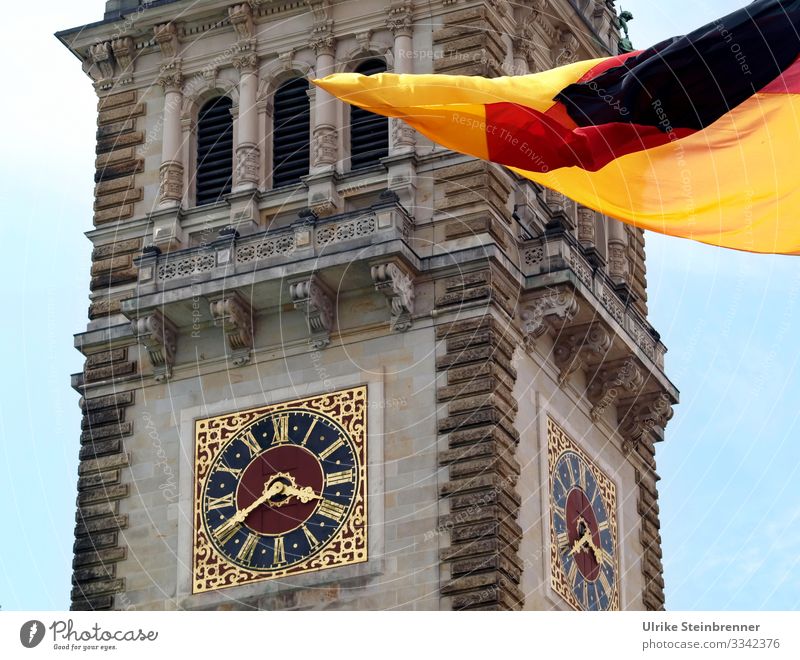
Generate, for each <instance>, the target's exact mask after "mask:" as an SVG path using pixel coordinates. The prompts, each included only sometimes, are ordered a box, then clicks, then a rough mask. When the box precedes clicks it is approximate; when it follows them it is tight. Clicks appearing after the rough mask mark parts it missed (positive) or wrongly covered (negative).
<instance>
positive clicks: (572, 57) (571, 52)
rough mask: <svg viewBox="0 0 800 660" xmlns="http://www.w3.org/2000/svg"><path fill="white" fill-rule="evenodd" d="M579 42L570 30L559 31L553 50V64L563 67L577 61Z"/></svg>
mask: <svg viewBox="0 0 800 660" xmlns="http://www.w3.org/2000/svg"><path fill="white" fill-rule="evenodd" d="M579 49H580V42H579V41H578V38H577V37H576V36H575V35H574V34H573V33H572V31H571V30H561V31H560V32H559V34H558V38H557V40H556V44H555V46H554V48H553V64H554V65H555V66H563V65H565V64H572V63H573V62H576V61H577V60H578V55H579V53H578V51H579Z"/></svg>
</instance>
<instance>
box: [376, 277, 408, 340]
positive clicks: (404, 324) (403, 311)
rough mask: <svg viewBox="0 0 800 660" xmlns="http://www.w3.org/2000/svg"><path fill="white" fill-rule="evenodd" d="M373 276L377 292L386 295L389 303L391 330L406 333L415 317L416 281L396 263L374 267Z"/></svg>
mask: <svg viewBox="0 0 800 660" xmlns="http://www.w3.org/2000/svg"><path fill="white" fill-rule="evenodd" d="M371 274H372V281H373V282H374V283H375V289H376V291H378V292H380V293H382V294H383V295H385V296H386V299H387V301H388V303H389V310H390V312H391V321H390V327H391V329H392V330H395V331H397V332H405V331H406V330H408V329H409V328H410V327H411V325H412V317H413V315H414V281H413V280H412V278H411V276H410V275H409V274H408V273H407V272H406V271H405V270H403V269H402V268H401V267H400V266H398V265H397V264H396V263H394V262H389V263H385V264H378V265H375V266H372V269H371Z"/></svg>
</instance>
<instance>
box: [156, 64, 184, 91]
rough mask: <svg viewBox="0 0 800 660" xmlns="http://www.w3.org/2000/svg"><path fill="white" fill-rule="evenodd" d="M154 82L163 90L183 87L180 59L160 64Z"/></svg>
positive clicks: (176, 89)
mask: <svg viewBox="0 0 800 660" xmlns="http://www.w3.org/2000/svg"><path fill="white" fill-rule="evenodd" d="M156 82H157V83H158V84H159V85H160V86H161V89H163V90H164V92H169V91H179V90H180V89H181V88H182V87H183V71H182V70H181V61H180V60H179V59H174V60H172V61H170V62H168V63H167V64H162V65H161V68H160V70H159V73H158V78H157V79H156Z"/></svg>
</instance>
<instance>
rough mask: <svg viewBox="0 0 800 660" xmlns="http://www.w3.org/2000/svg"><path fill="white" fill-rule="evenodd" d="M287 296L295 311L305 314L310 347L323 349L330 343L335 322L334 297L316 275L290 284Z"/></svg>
mask: <svg viewBox="0 0 800 660" xmlns="http://www.w3.org/2000/svg"><path fill="white" fill-rule="evenodd" d="M289 295H290V297H291V299H292V302H293V303H294V307H295V309H297V310H300V311H301V312H303V314H305V317H306V325H307V326H308V334H309V343H310V344H311V346H312V347H313V348H315V349H322V348H325V347H326V346H327V345H328V344H330V342H331V332H332V330H333V327H334V323H335V321H336V307H335V305H334V296H333V295H332V294H331V293H330V292H329V291H328V290H327V287H325V285H324V284H323V283H322V282H321V281H320V279H319V278H318V277H317V276H316V275H312V276H311V277H309V278H307V279H304V280H301V281H299V282H295V283H294V284H291V285H290V286H289Z"/></svg>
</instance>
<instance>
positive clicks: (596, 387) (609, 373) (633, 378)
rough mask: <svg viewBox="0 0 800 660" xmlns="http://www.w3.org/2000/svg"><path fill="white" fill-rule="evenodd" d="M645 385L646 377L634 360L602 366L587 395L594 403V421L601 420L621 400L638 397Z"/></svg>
mask: <svg viewBox="0 0 800 660" xmlns="http://www.w3.org/2000/svg"><path fill="white" fill-rule="evenodd" d="M643 385H644V375H643V373H642V370H641V368H640V367H639V365H638V364H637V363H636V360H634V359H633V358H626V359H624V360H621V361H618V362H614V363H611V364H608V365H601V366H600V368H599V369H598V370H597V372H596V373H595V375H594V377H593V378H592V382H591V383H589V388H588V391H587V394H586V395H587V398H588V399H589V401H591V403H592V419H593V420H594V421H597V420H598V419H600V417H601V416H602V414H603V413H604V412H605V411H606V410H607V409H608V408H609V407H610V406H613V405H614V404H616V403H617V401H619V400H620V399H627V398H630V397H631V396H636V395H637V394H638V393H639V392H640V391H641V389H642V386H643Z"/></svg>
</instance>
